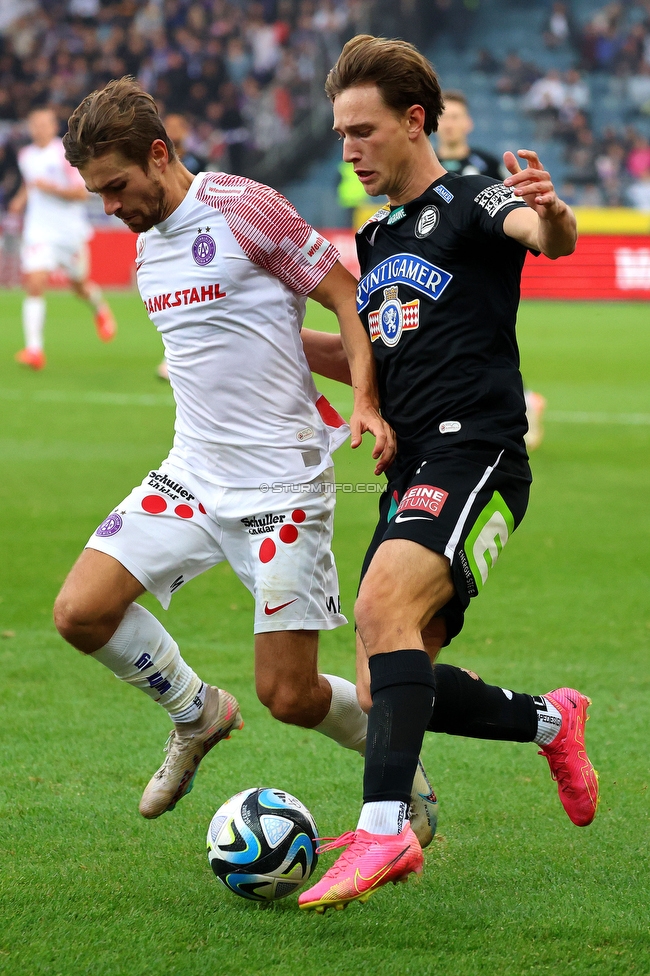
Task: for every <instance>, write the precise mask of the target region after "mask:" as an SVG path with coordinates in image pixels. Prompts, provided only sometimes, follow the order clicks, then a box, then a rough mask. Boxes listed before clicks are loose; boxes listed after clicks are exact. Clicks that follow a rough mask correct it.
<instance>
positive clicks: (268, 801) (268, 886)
mask: <svg viewBox="0 0 650 976" xmlns="http://www.w3.org/2000/svg"><path fill="white" fill-rule="evenodd" d="M317 835H318V829H317V827H316V824H315V822H314V818H313V817H312V815H311V814H310V812H309V810H308V809H307V807H306V806H304V805H303V804H302V803H301V802H300V800H297V799H296V798H295V796H291V794H290V793H286V792H285V791H284V790H274V789H269V788H264V787H262V788H259V789H250V790H244V791H243V792H242V793H237V794H236V795H235V796H233V797H231V798H230V799H229V800H227V801H226V802H225V803H224V804H223V806H220V807H219V809H218V810H217V812H216V813H215V815H214V817H213V818H212V820H211V822H210V827H209V828H208V860H209V862H210V866H211V867H212V870H213V871H214V873H215V875H216V876H217V878H218V879H219V881H220V882H221V884H222V885H225V887H226V888H228V890H229V891H232V892H233V893H234V894H236V895H241V897H242V898H249V899H251V900H252V901H262V902H264V901H273V900H274V899H276V898H284V897H285V896H286V895H290V894H291V893H292V892H293V891H297V890H298V888H300V887H301V885H303V884H304V883H305V881H306V880H307V878H309V876H310V875H311V873H312V871H313V870H314V868H315V867H316V864H317V861H318V855H317V854H316V837H317Z"/></svg>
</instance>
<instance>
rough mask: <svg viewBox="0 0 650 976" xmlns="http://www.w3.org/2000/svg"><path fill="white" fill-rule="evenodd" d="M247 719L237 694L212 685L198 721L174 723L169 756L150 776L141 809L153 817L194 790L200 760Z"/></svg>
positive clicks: (167, 750)
mask: <svg viewBox="0 0 650 976" xmlns="http://www.w3.org/2000/svg"><path fill="white" fill-rule="evenodd" d="M243 727H244V723H243V721H242V717H241V714H240V711H239V703H238V702H237V699H236V698H235V697H234V695H231V694H229V693H228V692H227V691H220V690H219V688H215V687H214V686H213V685H208V687H207V690H206V695H205V703H204V705H203V710H202V712H201V717H200V718H199V719H198V720H197V721H196V722H183V723H182V724H179V725H176V726H174V728H173V729H172V731H171V732H170V733H169V738H168V739H167V742H166V743H165V752H166V753H167V758H166V759H165V761H164V763H163V764H162V766H161V767H160V769H159V770H158V771H157V772H156V773H154V775H153V776H152V777H151V779H150V780H149V783H148V784H147V788H146V789H145V791H144V793H143V794H142V799H141V800H140V813H141V814H142V816H143V817H146V818H147V819H148V820H153V819H154V818H155V817H159V816H160V815H161V814H163V813H166V812H167V811H168V810H173V809H174V807H175V806H176V804H177V803H178V801H179V800H180V799H181V798H182V797H184V796H185V795H186V794H187V793H189V792H190V790H191V789H192V786H193V785H194V777H195V776H196V771H197V769H198V768H199V763H200V762H201V760H202V759H203V757H204V756H205V755H207V753H208V752H209V751H210V749H212V747H213V746H216V744H217V742H221V740H222V739H229V738H230V733H231V732H232V730H233V729H242V728H243Z"/></svg>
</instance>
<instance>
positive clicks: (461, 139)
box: [436, 91, 508, 180]
mask: <svg viewBox="0 0 650 976" xmlns="http://www.w3.org/2000/svg"><path fill="white" fill-rule="evenodd" d="M443 99H444V103H445V107H444V111H443V113H442V115H441V116H440V118H439V120H438V129H437V131H436V137H437V145H436V156H437V157H438V160H439V162H440V164H441V165H442V166H444V168H445V169H446V170H447V172H449V173H455V174H456V175H457V176H491V177H493V178H494V179H496V180H501V179H503V177H504V176H507V175H508V171H507V170H506V168H505V167H504V165H503V163H502V162H501V161H500V160H499V159H497V158H496V156H492V155H491V154H490V153H488V152H485V150H484V149H477V148H476V147H475V146H470V144H469V143H468V141H467V137H468V136H469V134H470V132H471V131H472V129H473V128H474V122H473V120H472V116H471V115H470V114H469V106H468V104H467V99H466V98H465V96H464V95H463V93H462V92H460V91H446V92H443Z"/></svg>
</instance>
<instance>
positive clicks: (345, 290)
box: [309, 261, 396, 474]
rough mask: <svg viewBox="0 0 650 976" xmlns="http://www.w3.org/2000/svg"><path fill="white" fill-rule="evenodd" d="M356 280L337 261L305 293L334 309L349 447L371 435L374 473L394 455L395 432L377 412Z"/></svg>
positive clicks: (370, 356)
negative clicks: (345, 379)
mask: <svg viewBox="0 0 650 976" xmlns="http://www.w3.org/2000/svg"><path fill="white" fill-rule="evenodd" d="M356 292H357V283H356V280H355V279H354V278H353V277H352V275H351V274H350V272H349V271H347V270H346V269H345V268H344V267H343V265H342V264H341V263H340V261H337V262H336V264H335V265H334V267H333V268H332V269H331V270H330V271H328V273H327V274H326V275H325V277H324V278H323V279H322V281H321V282H320V284H319V285H318V286H317V287H316V288H315V289H314V290H313V291H312V292H310V294H309V297H310V298H313V299H314V300H315V301H317V302H318V303H319V304H320V305H323V306H324V308H328V309H329V310H330V311H331V312H334V314H335V315H336V317H337V319H338V320H339V328H340V330H341V340H342V342H343V349H344V351H345V355H346V358H347V361H348V364H349V368H350V379H351V381H352V382H351V385H352V390H353V392H354V410H353V411H352V416H351V418H350V432H351V440H350V443H351V445H352V447H359V445H360V444H361V438H362V436H363V434H364V433H365V432H366V431H369V432H370V433H371V434H373V435H374V438H375V447H374V450H373V452H372V456H373V458H375V460H376V461H377V466H376V467H375V474H381V472H382V471H385V470H386V468H388V467H389V466H390V465H391V463H392V461H393V458H394V457H395V451H396V446H395V434H394V433H393V431H392V429H391V427H389V426H388V424H387V423H386V421H385V420H383V419H382V417H381V416H380V414H379V394H378V391H377V374H376V371H375V360H374V357H373V354H372V348H371V346H370V339H369V338H368V335H367V333H366V331H365V329H364V327H363V325H362V324H361V319H360V318H359V316H358V314H357V301H356Z"/></svg>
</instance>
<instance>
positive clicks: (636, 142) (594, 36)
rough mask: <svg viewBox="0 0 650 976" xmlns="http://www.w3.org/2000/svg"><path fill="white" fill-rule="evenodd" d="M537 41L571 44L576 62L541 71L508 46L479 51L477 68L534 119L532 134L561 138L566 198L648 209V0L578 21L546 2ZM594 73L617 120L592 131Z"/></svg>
mask: <svg viewBox="0 0 650 976" xmlns="http://www.w3.org/2000/svg"><path fill="white" fill-rule="evenodd" d="M543 40H544V44H545V45H546V47H547V48H549V49H552V50H555V49H561V48H566V49H568V50H570V51H571V53H572V54H573V55H574V60H575V65H576V67H574V68H571V69H570V70H567V71H564V72H560V71H558V70H556V69H552V70H548V71H546V72H544V71H542V70H541V69H540V68H539V67H538V66H537V65H535V64H533V63H531V62H530V61H525V60H524V59H523V58H522V57H521V56H520V55H519V54H517V53H516V52H514V51H513V52H511V53H510V54H508V55H507V57H506V58H505V59H504V61H503V63H500V62H499V61H497V59H495V58H494V57H493V56H492V55H491V54H490V52H489V51H486V50H481V51H479V53H478V57H477V61H476V68H477V70H479V71H482V72H483V73H485V74H486V75H491V76H493V84H494V89H495V91H496V92H497V93H498V94H499V95H501V96H505V97H506V103H507V99H508V97H510V98H512V99H513V101H516V103H517V105H518V106H519V107H520V108H521V110H523V111H524V112H525V113H526V114H527V115H528V116H529V117H530V118H531V119H533V120H534V122H535V137H536V139H537V140H539V141H546V140H548V139H556V140H558V141H560V142H561V143H562V145H563V147H564V156H565V161H566V163H567V173H566V180H567V182H566V185H565V186H564V188H563V190H562V192H563V195H564V197H565V199H566V200H567V201H568V202H569V203H573V204H582V205H585V206H594V207H598V206H616V207H622V206H632V207H636V208H638V209H643V210H650V141H649V140H648V138H647V137H646V136H645V135H644V133H643V131H640V129H641V128H644V129H646V131H648V127H647V126H646V125H643V126H642V127H641V126H640V125H639V123H640V122H641V121H643V122H650V0H628V2H627V3H610V4H607V6H605V7H602V8H601V9H599V10H598V11H597V12H596V13H595V14H593V16H592V17H591V18H590V19H589V20H588V21H587V22H586V23H585V24H583V25H582V27H578V25H577V24H576V22H575V20H574V19H573V16H572V14H571V9H570V5H569V4H567V3H553V4H552V5H551V9H550V12H549V14H548V19H547V22H546V24H545V29H544V32H543ZM599 80H601V81H602V80H605V81H606V88H605V90H606V91H607V92H608V93H609V94H610V97H611V96H613V97H614V99H615V102H616V104H617V105H619V106H621V107H622V111H621V112H620V113H619V115H620V117H619V120H618V124H617V125H610V126H608V127H607V128H605V129H604V130H603V131H601V132H600V133H598V134H597V132H596V130H595V128H594V125H593V109H594V106H593V104H592V102H593V101H594V97H593V95H592V85H596V86H597V85H598V81H599ZM590 81H591V82H592V84H590V83H589V82H590ZM600 90H601V91H602V90H603V88H602V86H601V87H600ZM596 107H597V108H598V106H596ZM635 123H636V124H635Z"/></svg>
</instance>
